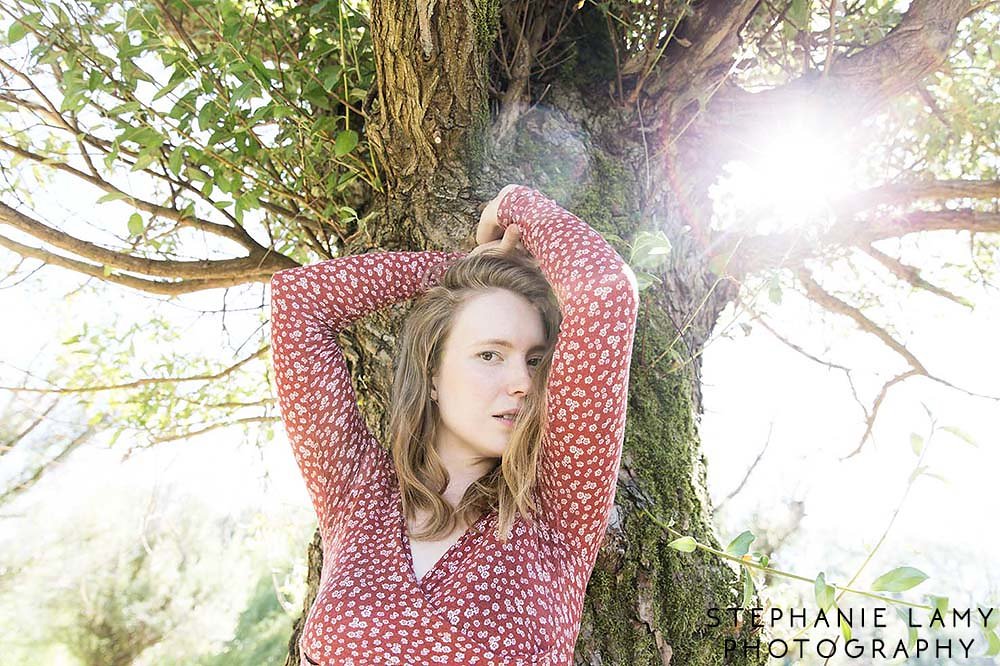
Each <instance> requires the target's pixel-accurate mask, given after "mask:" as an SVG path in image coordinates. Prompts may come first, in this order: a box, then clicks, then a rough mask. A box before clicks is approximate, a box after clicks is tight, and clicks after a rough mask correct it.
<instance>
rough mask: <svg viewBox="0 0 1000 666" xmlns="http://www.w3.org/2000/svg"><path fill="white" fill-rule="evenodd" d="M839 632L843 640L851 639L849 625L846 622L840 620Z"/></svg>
mask: <svg viewBox="0 0 1000 666" xmlns="http://www.w3.org/2000/svg"><path fill="white" fill-rule="evenodd" d="M839 624H840V633H841V635H842V636H843V637H844V642H845V643H846V642H847V641H849V640H851V625H850V623H848V622H840V623H839Z"/></svg>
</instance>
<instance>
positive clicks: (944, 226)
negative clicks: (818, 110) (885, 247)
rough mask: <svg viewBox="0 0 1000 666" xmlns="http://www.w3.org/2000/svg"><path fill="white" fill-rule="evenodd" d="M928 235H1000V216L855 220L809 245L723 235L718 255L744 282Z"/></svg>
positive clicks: (797, 238)
mask: <svg viewBox="0 0 1000 666" xmlns="http://www.w3.org/2000/svg"><path fill="white" fill-rule="evenodd" d="M923 231H969V232H972V233H1000V213H985V212H983V211H978V210H970V209H961V210H936V211H923V210H920V211H911V212H909V213H903V214H901V215H895V216H884V217H880V218H878V219H862V218H854V219H851V220H849V221H847V222H841V223H838V224H835V225H834V226H833V227H831V228H830V229H829V230H828V231H827V232H826V233H824V234H822V235H820V236H819V237H818V238H816V239H814V240H812V241H810V242H809V243H805V242H803V238H802V232H800V231H799V232H788V233H780V234H767V235H763V236H752V237H749V238H746V237H743V236H737V235H733V234H730V235H723V236H720V238H719V242H718V247H719V248H720V249H719V250H718V251H717V254H718V255H719V256H729V254H730V252H731V253H732V259H731V260H730V262H729V268H730V269H731V272H732V273H733V274H734V275H737V276H739V275H746V274H748V273H753V272H757V271H760V270H764V269H767V268H777V267H784V268H795V267H798V266H801V265H802V262H803V261H804V260H806V259H808V258H810V257H814V256H816V255H817V254H819V253H820V252H822V251H824V250H828V249H830V248H832V247H858V248H862V249H864V248H866V247H868V246H869V245H871V244H872V243H873V242H875V241H879V240H885V239H887V238H900V237H902V236H907V235H909V234H915V233H919V232H923ZM726 248H735V249H734V250H728V249H726Z"/></svg>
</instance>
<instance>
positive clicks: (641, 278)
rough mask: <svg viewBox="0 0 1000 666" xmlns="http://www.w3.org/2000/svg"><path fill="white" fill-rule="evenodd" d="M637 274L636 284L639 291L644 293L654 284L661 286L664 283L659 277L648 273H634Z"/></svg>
mask: <svg viewBox="0 0 1000 666" xmlns="http://www.w3.org/2000/svg"><path fill="white" fill-rule="evenodd" d="M634 272H635V282H636V286H637V288H638V289H639V291H643V290H644V289H646V288H648V287H649V286H651V285H654V284H660V283H661V282H663V280H661V279H660V278H659V277H657V276H656V275H653V274H652V273H647V272H646V271H634Z"/></svg>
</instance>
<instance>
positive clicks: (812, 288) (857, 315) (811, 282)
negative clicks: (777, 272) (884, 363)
mask: <svg viewBox="0 0 1000 666" xmlns="http://www.w3.org/2000/svg"><path fill="white" fill-rule="evenodd" d="M795 276H796V277H797V278H798V279H799V281H800V282H801V283H802V285H803V286H804V287H805V288H806V296H808V297H809V299H810V300H812V301H814V302H815V303H818V304H819V305H822V306H823V307H824V308H826V309H827V310H830V311H832V312H839V313H840V314H842V315H846V316H847V317H850V318H851V319H853V320H854V323H856V324H857V325H858V327H860V328H861V330H863V331H865V332H867V333H871V334H872V335H874V336H875V337H877V338H878V339H879V340H881V341H882V342H883V343H885V345H886V346H887V347H889V348H890V349H892V350H893V351H894V352H896V353H897V354H899V355H900V356H902V357H903V358H904V359H906V362H907V363H908V364H909V365H910V367H911V368H914V369H915V370H917V371H919V372H920V373H921V374H923V375H927V374H928V372H927V369H926V368H924V365H923V363H921V362H920V361H919V360H918V359H917V357H916V356H914V355H913V353H912V352H911V351H910V350H909V349H907V348H906V347H905V346H904V345H903V343H901V342H899V341H898V340H896V339H895V338H894V337H892V336H891V335H889V333H888V331H886V330H885V329H883V328H882V327H881V326H879V325H878V324H876V323H875V322H873V321H872V320H871V319H869V318H868V317H866V316H865V314H864V313H863V312H861V310H858V309H857V308H855V307H854V306H852V305H850V304H849V303H845V302H844V301H842V300H840V299H839V298H837V297H836V296H834V295H833V294H831V293H830V292H828V291H826V290H825V289H823V287H821V286H820V285H819V283H818V282H816V280H815V279H813V277H812V275H810V274H809V272H808V271H806V270H798V271H796V272H795Z"/></svg>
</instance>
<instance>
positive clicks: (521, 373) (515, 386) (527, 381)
mask: <svg viewBox="0 0 1000 666" xmlns="http://www.w3.org/2000/svg"><path fill="white" fill-rule="evenodd" d="M511 366H512V368H511V371H510V373H511V374H510V375H509V376H508V379H507V390H508V391H509V392H510V393H523V394H525V395H527V393H528V391H530V390H531V366H529V365H528V364H527V363H512V364H511Z"/></svg>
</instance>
